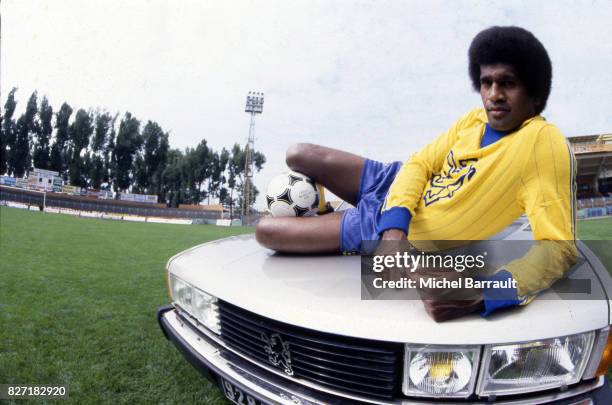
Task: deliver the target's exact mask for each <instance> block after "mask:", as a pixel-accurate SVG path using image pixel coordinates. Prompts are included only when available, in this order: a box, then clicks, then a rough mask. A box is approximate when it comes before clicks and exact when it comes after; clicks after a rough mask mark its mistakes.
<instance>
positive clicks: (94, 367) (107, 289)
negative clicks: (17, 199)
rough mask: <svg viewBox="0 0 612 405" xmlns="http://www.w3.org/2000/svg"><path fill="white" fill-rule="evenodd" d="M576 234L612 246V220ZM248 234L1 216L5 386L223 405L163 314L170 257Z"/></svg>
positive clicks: (4, 211)
mask: <svg viewBox="0 0 612 405" xmlns="http://www.w3.org/2000/svg"><path fill="white" fill-rule="evenodd" d="M578 230H579V236H580V237H581V238H582V239H608V240H612V218H605V219H600V220H589V221H581V222H580V223H579V228H578ZM249 232H253V229H252V228H227V227H216V226H207V225H201V226H185V225H165V224H149V223H130V222H122V221H109V220H98V219H84V218H77V217H72V216H69V215H58V214H43V213H40V212H29V211H26V210H19V209H14V208H6V207H0V325H1V326H0V384H44V385H64V386H67V387H68V393H69V398H68V400H67V403H92V402H93V403H100V402H102V403H194V402H197V403H205V404H225V403H226V402H225V400H224V399H223V398H222V396H221V393H220V391H218V390H217V389H216V388H215V387H213V386H212V385H211V383H209V382H208V380H206V379H204V378H202V377H201V376H200V374H198V372H197V371H196V370H195V369H194V368H193V367H192V366H191V365H190V364H188V363H187V362H186V361H185V360H184V359H183V357H182V356H181V355H180V354H179V353H178V352H177V351H176V349H175V348H174V346H173V345H172V344H171V343H169V342H168V341H167V340H166V339H165V338H164V337H163V335H162V333H161V331H160V329H159V327H158V325H157V321H156V317H155V315H156V310H157V308H158V307H160V306H162V305H165V304H167V303H168V302H169V298H168V294H167V290H166V280H165V272H164V266H165V263H166V261H167V260H168V258H170V257H171V256H172V255H174V254H175V253H177V252H179V251H181V250H184V249H186V248H188V247H191V246H194V245H196V244H199V243H203V242H206V241H209V240H214V239H218V238H222V237H226V236H230V235H236V234H240V233H249Z"/></svg>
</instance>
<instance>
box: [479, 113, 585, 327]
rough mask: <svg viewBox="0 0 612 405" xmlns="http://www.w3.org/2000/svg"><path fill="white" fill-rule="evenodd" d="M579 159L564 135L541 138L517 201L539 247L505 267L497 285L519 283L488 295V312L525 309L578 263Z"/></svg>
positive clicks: (552, 130) (549, 129)
mask: <svg viewBox="0 0 612 405" xmlns="http://www.w3.org/2000/svg"><path fill="white" fill-rule="evenodd" d="M575 167H576V162H575V159H574V156H573V154H572V152H571V150H570V148H569V145H568V144H567V141H566V139H565V137H564V136H563V135H562V134H561V133H560V132H559V130H558V129H557V128H556V127H554V126H552V125H547V126H546V127H544V128H543V129H542V130H541V131H540V132H539V133H538V135H537V138H536V140H535V142H534V145H533V150H532V152H531V154H530V156H529V159H528V161H527V164H526V166H525V167H524V170H523V171H522V173H521V182H522V189H521V192H520V194H519V196H518V199H519V202H520V204H521V205H522V206H523V207H524V210H525V213H526V214H527V217H528V218H529V223H530V225H531V229H532V232H533V236H534V239H535V240H536V243H535V244H534V246H532V247H531V249H529V251H528V252H527V253H526V254H525V255H524V256H523V257H521V258H519V259H517V260H514V261H512V262H510V263H508V264H507V265H505V266H503V268H502V269H500V271H498V273H497V274H496V275H495V277H496V278H497V279H512V278H513V279H514V280H516V285H517V288H516V289H515V290H514V291H501V290H493V289H490V290H485V291H484V295H485V300H484V303H485V311H484V312H483V315H485V316H486V315H488V314H490V313H492V312H493V311H495V310H497V309H500V308H503V307H508V306H514V305H525V304H527V303H529V302H531V301H532V300H533V298H534V297H535V296H536V295H537V294H538V293H539V292H541V291H543V290H546V289H547V288H549V287H550V286H551V285H552V284H553V283H554V282H555V281H557V280H559V279H560V278H563V277H564V276H565V275H566V274H567V272H568V271H569V270H570V268H571V267H572V266H573V265H574V263H575V262H576V258H577V255H578V252H577V249H576V244H575V203H576V201H575V195H574V193H575V188H574V187H575Z"/></svg>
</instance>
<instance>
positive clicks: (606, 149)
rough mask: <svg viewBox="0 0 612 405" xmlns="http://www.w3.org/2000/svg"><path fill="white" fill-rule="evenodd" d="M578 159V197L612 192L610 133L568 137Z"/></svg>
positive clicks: (602, 195) (604, 194)
mask: <svg viewBox="0 0 612 405" xmlns="http://www.w3.org/2000/svg"><path fill="white" fill-rule="evenodd" d="M568 140H569V142H570V145H571V148H572V150H573V151H574V155H575V156H576V160H577V161H578V177H577V183H578V199H581V198H595V197H605V196H610V195H611V194H612V134H601V135H586V136H573V137H569V138H568Z"/></svg>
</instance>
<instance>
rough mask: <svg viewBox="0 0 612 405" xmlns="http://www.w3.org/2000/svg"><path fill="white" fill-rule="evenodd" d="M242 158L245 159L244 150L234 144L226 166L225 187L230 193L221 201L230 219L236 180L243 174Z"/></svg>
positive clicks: (234, 200)
mask: <svg viewBox="0 0 612 405" xmlns="http://www.w3.org/2000/svg"><path fill="white" fill-rule="evenodd" d="M244 158H245V154H244V150H242V148H241V147H240V145H238V144H237V143H235V144H234V146H232V152H231V155H230V159H229V162H228V165H227V171H228V179H227V185H228V187H229V190H230V191H229V195H227V196H226V199H225V201H223V203H225V204H227V205H229V207H230V216H231V217H233V215H234V207H235V206H236V203H237V198H236V195H235V194H234V192H235V190H236V188H237V186H238V180H239V178H240V176H242V173H243V172H244Z"/></svg>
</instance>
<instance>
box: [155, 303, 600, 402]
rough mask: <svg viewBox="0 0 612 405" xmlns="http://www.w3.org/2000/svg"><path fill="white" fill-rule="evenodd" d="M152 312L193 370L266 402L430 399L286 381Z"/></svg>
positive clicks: (583, 389)
mask: <svg viewBox="0 0 612 405" xmlns="http://www.w3.org/2000/svg"><path fill="white" fill-rule="evenodd" d="M157 318H158V321H159V325H160V327H161V329H162V331H163V333H164V335H165V336H166V338H167V339H169V340H170V341H172V343H173V344H174V345H175V346H176V347H177V349H178V350H179V351H180V352H181V353H182V354H183V356H184V357H185V358H186V359H187V361H189V362H190V363H191V364H192V365H193V366H194V367H195V368H196V369H197V370H198V371H200V372H201V373H202V374H203V375H204V376H206V377H208V378H209V379H211V380H212V381H214V382H215V383H217V384H219V386H221V381H222V379H224V380H226V381H228V382H230V383H231V384H233V385H234V386H236V387H238V388H239V389H240V390H242V391H243V392H244V393H246V394H248V395H250V396H252V397H253V398H257V399H259V400H260V401H261V402H263V403H269V404H304V405H309V404H349V403H350V404H359V403H362V404H366V403H367V404H381V405H382V404H385V405H387V404H388V405H390V404H393V405H408V404H432V403H435V402H433V401H427V400H412V399H397V400H394V401H384V400H379V399H374V400H368V399H365V398H359V399H357V398H351V397H349V398H345V397H342V396H337V395H331V394H329V393H326V392H321V391H319V390H317V389H314V388H310V387H306V386H304V385H302V384H299V383H296V382H293V381H289V380H287V379H286V378H283V377H280V376H278V375H276V374H274V373H271V372H269V371H267V370H264V369H263V368H261V367H258V366H257V365H255V364H253V363H251V362H249V361H248V360H245V359H243V358H241V357H240V356H237V355H236V354H234V353H232V352H230V351H229V350H227V349H226V348H224V347H223V346H221V345H219V344H218V343H217V342H215V341H214V340H213V339H211V338H210V337H209V336H207V335H206V334H204V333H202V332H201V331H199V330H198V329H197V328H195V327H194V326H192V325H191V324H190V323H189V322H187V321H185V319H183V318H182V317H181V316H180V315H179V314H178V313H177V311H176V310H175V308H174V307H173V306H171V305H169V306H165V307H162V308H160V309H159V311H158V314H157ZM611 398H612V386H611V385H610V383H609V381H608V379H607V378H605V377H603V376H602V377H600V378H598V379H594V380H592V381H585V382H583V383H581V384H578V385H576V386H573V387H571V388H569V389H567V390H565V391H554V392H546V393H539V394H538V395H533V394H532V395H528V396H520V397H508V398H502V399H501V400H498V401H496V402H495V403H496V404H506V405H510V404H512V405H522V404H535V403H553V404H559V405H562V404H563V405H578V404H580V405H583V404H584V405H588V404H594V405H596V404H604V403H606V404H607V403H610V402H609V401H610V399H611ZM445 403H446V404H452V403H455V404H462V405H467V404H486V403H488V404H490V403H491V402H490V401H487V400H486V399H483V400H482V401H456V402H446V401H445Z"/></svg>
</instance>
